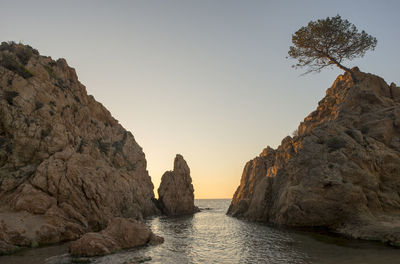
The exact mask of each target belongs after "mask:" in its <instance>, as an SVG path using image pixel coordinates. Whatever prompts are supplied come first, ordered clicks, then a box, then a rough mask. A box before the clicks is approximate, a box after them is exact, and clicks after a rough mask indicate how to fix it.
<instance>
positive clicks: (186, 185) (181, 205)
mask: <svg viewBox="0 0 400 264" xmlns="http://www.w3.org/2000/svg"><path fill="white" fill-rule="evenodd" d="M158 197H159V198H158V203H159V207H160V209H161V211H162V212H163V213H164V214H166V215H187V214H193V213H196V212H198V211H199V209H198V208H197V207H196V206H195V205H194V189H193V185H192V178H191V177H190V169H189V166H188V165H187V163H186V161H185V160H184V159H183V157H182V156H181V155H179V154H177V155H176V157H175V160H174V170H173V171H167V172H165V173H164V175H163V176H162V178H161V184H160V187H159V188H158Z"/></svg>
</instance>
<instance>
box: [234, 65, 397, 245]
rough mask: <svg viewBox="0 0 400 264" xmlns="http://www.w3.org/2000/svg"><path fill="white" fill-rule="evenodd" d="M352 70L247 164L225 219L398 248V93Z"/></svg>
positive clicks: (392, 88)
mask: <svg viewBox="0 0 400 264" xmlns="http://www.w3.org/2000/svg"><path fill="white" fill-rule="evenodd" d="M354 72H355V75H356V77H357V79H358V80H359V81H358V82H357V83H353V82H352V81H351V77H350V76H349V75H348V74H345V75H341V76H339V77H338V78H337V79H336V81H335V82H334V84H333V85H332V87H331V88H329V89H328V90H327V92H326V96H325V98H324V99H322V100H321V101H320V102H319V104H318V108H317V110H315V111H314V112H312V113H311V114H310V115H309V116H308V117H306V118H305V119H304V122H302V123H301V124H300V125H299V127H298V135H296V136H294V138H292V137H286V138H285V139H283V141H282V143H281V145H280V146H279V147H278V148H277V149H276V150H274V149H272V148H270V147H268V148H266V149H265V150H264V151H263V152H262V153H261V154H260V156H259V157H256V158H255V159H253V160H251V161H249V162H248V163H247V164H246V166H245V168H244V171H243V175H242V179H241V182H240V186H239V187H238V189H237V191H236V193H235V194H234V197H233V199H232V203H231V205H230V207H229V210H228V214H230V215H232V216H236V217H241V218H247V219H251V220H256V221H264V222H271V223H276V224H283V225H288V226H302V227H327V228H329V229H331V230H333V231H335V232H338V233H341V234H345V235H349V236H351V237H355V238H362V239H369V240H381V241H384V242H388V243H390V244H392V245H398V246H400V88H399V87H396V85H395V84H391V85H390V86H389V85H387V84H386V83H385V81H384V80H383V79H382V78H380V77H378V76H375V75H372V74H366V73H362V72H360V71H359V70H358V69H357V68H355V69H354Z"/></svg>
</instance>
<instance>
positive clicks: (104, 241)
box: [69, 218, 164, 257]
mask: <svg viewBox="0 0 400 264" xmlns="http://www.w3.org/2000/svg"><path fill="white" fill-rule="evenodd" d="M163 242H164V239H163V238H162V237H159V236H157V235H155V234H153V233H152V232H151V230H150V229H149V228H148V227H147V226H146V225H145V224H143V223H141V222H138V221H136V220H134V219H130V218H113V219H112V220H110V222H109V223H108V225H107V228H106V229H104V230H102V231H101V232H98V233H87V234H85V235H84V236H83V237H81V238H80V239H78V240H76V241H74V242H72V243H71V244H70V247H69V249H70V253H71V255H73V256H85V257H92V256H99V255H106V254H110V253H113V252H116V251H118V250H121V249H126V248H132V247H137V246H143V245H146V244H147V243H151V244H158V243H163Z"/></svg>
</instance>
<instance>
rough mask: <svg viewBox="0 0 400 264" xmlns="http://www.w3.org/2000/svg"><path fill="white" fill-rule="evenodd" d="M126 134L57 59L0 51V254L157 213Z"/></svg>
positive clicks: (138, 152) (15, 49) (10, 47)
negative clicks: (116, 219) (120, 219)
mask: <svg viewBox="0 0 400 264" xmlns="http://www.w3.org/2000/svg"><path fill="white" fill-rule="evenodd" d="M153 200H154V193H153V184H152V182H151V179H150V177H149V175H148V172H147V170H146V159H145V155H144V153H143V151H142V149H141V147H140V146H139V145H138V144H137V143H136V141H135V139H134V137H133V135H132V134H131V133H130V132H128V131H126V130H125V129H124V128H123V127H122V126H121V125H120V124H119V123H118V121H117V120H115V119H114V118H113V117H112V116H111V114H110V113H109V112H108V111H107V109H106V108H105V107H103V106H102V105H101V104H100V103H98V102H97V101H96V100H95V99H94V98H93V96H90V95H87V92H86V89H85V86H83V85H82V84H81V83H80V82H79V81H78V78H77V76H76V73H75V70H74V69H73V68H70V67H69V66H68V65H67V63H66V61H65V60H64V59H59V60H57V61H54V60H52V59H51V58H50V57H45V56H40V55H39V53H38V52H37V51H36V50H34V49H32V48H31V47H29V46H24V45H20V44H7V43H2V44H1V46H0V230H1V232H0V253H1V252H3V253H4V252H9V251H10V250H12V249H13V248H15V246H31V245H38V244H47V243H55V242H59V241H64V240H73V239H76V238H78V237H80V236H81V235H82V234H84V233H86V232H89V231H97V230H101V229H103V228H104V227H105V225H106V223H107V222H108V220H109V219H111V218H113V217H133V218H138V219H141V218H143V217H145V216H148V215H152V214H155V213H158V212H159V211H158V210H157V208H156V207H155V205H154V202H153Z"/></svg>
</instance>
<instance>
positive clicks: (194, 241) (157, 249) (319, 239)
mask: <svg viewBox="0 0 400 264" xmlns="http://www.w3.org/2000/svg"><path fill="white" fill-rule="evenodd" d="M195 203H196V205H197V206H198V207H200V208H202V209H203V210H202V211H201V212H199V213H197V214H195V215H193V216H183V217H154V218H152V219H148V220H147V224H148V225H149V226H150V227H151V229H152V230H153V232H154V233H156V234H157V235H161V236H163V237H164V239H165V242H164V243H163V244H161V245H157V246H145V247H140V248H135V249H131V250H126V251H121V252H118V253H116V254H112V255H108V256H103V257H98V258H90V259H75V260H72V259H71V258H70V257H69V255H68V254H67V250H68V243H65V244H61V245H55V246H49V247H43V248H38V249H29V250H23V251H21V252H19V253H17V254H16V255H12V256H2V257H0V264H5V263H7V264H22V263H24V264H25V263H29V264H38V263H46V264H67V263H68V264H69V263H78V262H79V263H93V264H95V263H96V264H100V263H101V264H105V263H107V264H131V263H149V264H150V263H162V264H169V263H171V264H180V263H182V264H185V263H226V264H233V263H249V264H254V263H269V264H275V263H276V264H291V263H296V264H303V263H310V264H311V263H315V264H341V263H346V264H361V263H362V264H383V263H385V264H390V263H400V250H399V249H394V248H391V247H388V246H385V245H382V244H380V243H374V242H366V241H357V240H348V239H345V238H342V237H337V236H332V235H327V234H321V233H315V232H305V231H294V230H290V229H282V228H276V227H271V226H268V225H265V224H261V223H253V222H248V221H244V220H239V219H236V218H232V217H230V216H227V215H225V213H226V211H227V209H228V206H229V203H230V200H228V199H213V200H211V199H201V200H196V201H195Z"/></svg>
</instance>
